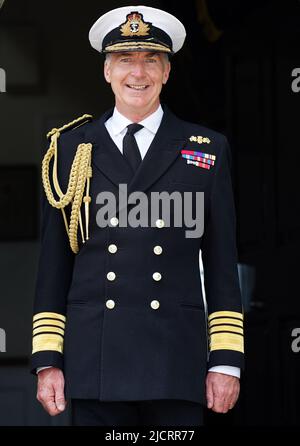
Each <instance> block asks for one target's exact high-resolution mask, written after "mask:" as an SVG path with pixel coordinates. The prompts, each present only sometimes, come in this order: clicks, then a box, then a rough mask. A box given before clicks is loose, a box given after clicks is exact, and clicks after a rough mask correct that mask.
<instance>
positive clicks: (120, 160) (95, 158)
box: [85, 110, 132, 186]
mask: <svg viewBox="0 0 300 446" xmlns="http://www.w3.org/2000/svg"><path fill="white" fill-rule="evenodd" d="M112 111H113V110H109V111H108V112H106V113H105V114H104V115H103V116H101V118H100V119H97V120H95V121H93V122H92V123H91V125H90V126H89V128H88V129H87V131H86V133H85V139H86V142H90V143H92V145H93V149H92V164H93V165H94V166H95V167H96V168H97V169H99V170H100V171H101V172H102V173H103V174H104V175H105V176H106V177H107V178H108V179H109V180H110V181H112V182H113V183H114V184H115V185H116V186H119V184H120V183H126V184H129V182H130V181H131V179H132V170H131V168H130V166H129V165H128V163H127V161H126V159H125V158H124V156H123V155H122V153H121V152H120V150H119V149H118V147H117V146H116V145H115V143H114V142H113V140H112V139H111V137H110V135H109V133H108V131H107V130H106V127H105V125H104V123H105V121H107V119H108V118H109V117H110V116H111V115H112Z"/></svg>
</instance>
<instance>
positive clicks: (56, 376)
mask: <svg viewBox="0 0 300 446" xmlns="http://www.w3.org/2000/svg"><path fill="white" fill-rule="evenodd" d="M64 386H65V379H64V375H63V372H62V371H61V370H60V369H57V368H55V367H50V368H48V369H44V370H41V371H40V372H39V373H38V389H37V396H36V397H37V399H38V401H39V402H40V403H41V404H42V406H43V408H44V409H45V410H46V412H48V414H49V415H51V416H52V417H54V416H55V415H59V414H60V413H61V412H63V411H64V410H65V408H66V404H67V403H66V400H65V395H64Z"/></svg>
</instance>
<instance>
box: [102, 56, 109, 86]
mask: <svg viewBox="0 0 300 446" xmlns="http://www.w3.org/2000/svg"><path fill="white" fill-rule="evenodd" d="M103 71H104V77H105V80H106V82H108V83H109V84H110V64H109V62H108V61H107V60H106V61H105V62H104V68H103Z"/></svg>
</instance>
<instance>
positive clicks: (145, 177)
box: [128, 106, 186, 193]
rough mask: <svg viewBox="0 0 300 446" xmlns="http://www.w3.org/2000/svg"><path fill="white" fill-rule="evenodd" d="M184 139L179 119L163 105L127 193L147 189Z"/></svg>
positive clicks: (170, 162)
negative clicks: (151, 138)
mask: <svg viewBox="0 0 300 446" xmlns="http://www.w3.org/2000/svg"><path fill="white" fill-rule="evenodd" d="M185 141H186V138H185V137H184V135H183V130H182V124H181V122H180V120H179V119H178V118H176V116H175V115H173V113H171V112H170V110H169V109H168V108H167V107H166V106H164V116H163V119H162V122H161V125H160V127H159V129H158V131H157V133H156V135H155V137H154V139H153V141H152V144H151V146H150V147H149V149H148V151H147V153H146V155H145V158H144V159H143V161H142V163H141V164H140V166H139V168H138V170H137V171H136V173H135V175H134V177H133V179H132V181H131V182H130V184H129V186H128V193H131V192H135V191H141V192H143V191H146V190H147V189H149V187H151V186H152V185H153V184H154V183H155V182H156V181H157V180H158V179H159V178H160V177H161V176H162V175H163V174H164V173H165V172H166V171H167V169H168V168H169V167H170V166H171V164H172V163H173V162H174V161H175V160H176V158H177V157H178V156H179V154H180V150H181V149H182V147H183V145H184V143H185Z"/></svg>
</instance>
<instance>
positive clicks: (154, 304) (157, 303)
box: [150, 300, 160, 310]
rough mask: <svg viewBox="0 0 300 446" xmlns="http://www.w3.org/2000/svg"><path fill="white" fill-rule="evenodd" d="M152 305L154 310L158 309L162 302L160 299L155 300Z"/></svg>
mask: <svg viewBox="0 0 300 446" xmlns="http://www.w3.org/2000/svg"><path fill="white" fill-rule="evenodd" d="M150 305H151V308H152V309H153V310H158V308H159V306H160V303H159V301H158V300H153V301H152V302H151V304H150Z"/></svg>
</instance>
